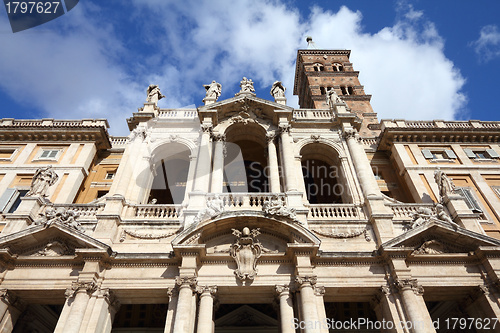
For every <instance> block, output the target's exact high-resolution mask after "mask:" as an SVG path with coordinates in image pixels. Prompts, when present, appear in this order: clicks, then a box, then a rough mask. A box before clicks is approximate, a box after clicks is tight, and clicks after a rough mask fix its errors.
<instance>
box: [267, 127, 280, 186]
mask: <svg viewBox="0 0 500 333" xmlns="http://www.w3.org/2000/svg"><path fill="white" fill-rule="evenodd" d="M275 138H276V134H274V133H267V135H266V139H267V154H268V157H267V158H268V160H267V165H268V168H269V174H268V176H269V191H270V192H271V193H279V192H281V186H280V173H279V167H278V154H277V153H276V145H275V144H274V140H275Z"/></svg>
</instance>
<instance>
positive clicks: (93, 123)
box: [0, 118, 109, 128]
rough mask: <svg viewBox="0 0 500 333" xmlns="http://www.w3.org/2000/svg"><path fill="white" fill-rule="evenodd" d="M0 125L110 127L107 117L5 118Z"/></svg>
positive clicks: (0, 121)
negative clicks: (72, 118)
mask: <svg viewBox="0 0 500 333" xmlns="http://www.w3.org/2000/svg"><path fill="white" fill-rule="evenodd" d="M0 126H9V127H104V128H108V127H109V125H108V121H107V120H106V119H82V120H54V119H36V120H26V119H12V118H3V119H1V120H0Z"/></svg>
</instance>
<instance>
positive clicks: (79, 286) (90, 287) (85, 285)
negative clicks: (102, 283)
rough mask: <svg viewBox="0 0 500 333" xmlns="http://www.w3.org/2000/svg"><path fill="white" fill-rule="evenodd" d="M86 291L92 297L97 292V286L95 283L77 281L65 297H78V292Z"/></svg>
mask: <svg viewBox="0 0 500 333" xmlns="http://www.w3.org/2000/svg"><path fill="white" fill-rule="evenodd" d="M80 290H82V291H85V292H86V293H87V294H89V295H91V294H93V293H94V292H95V291H96V290H97V284H96V283H95V282H94V281H91V282H81V281H75V282H73V283H72V284H71V287H70V288H68V289H66V291H65V292H64V295H65V296H66V298H71V297H74V296H75V295H76V293H77V292H78V291H80Z"/></svg>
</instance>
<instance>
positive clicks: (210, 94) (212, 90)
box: [203, 81, 222, 100]
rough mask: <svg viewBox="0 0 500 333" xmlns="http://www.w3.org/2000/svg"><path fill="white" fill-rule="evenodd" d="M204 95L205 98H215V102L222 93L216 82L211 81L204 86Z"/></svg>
mask: <svg viewBox="0 0 500 333" xmlns="http://www.w3.org/2000/svg"><path fill="white" fill-rule="evenodd" d="M203 87H204V88H205V90H206V91H207V92H206V95H205V98H215V100H217V99H218V98H219V96H220V94H221V92H222V85H221V84H220V83H218V82H215V81H212V83H210V84H204V85H203Z"/></svg>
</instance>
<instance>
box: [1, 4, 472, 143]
mask: <svg viewBox="0 0 500 333" xmlns="http://www.w3.org/2000/svg"><path fill="white" fill-rule="evenodd" d="M131 3H132V4H133V7H134V14H133V15H134V16H133V18H132V20H138V21H139V22H140V24H138V25H137V27H139V31H137V32H135V33H136V35H134V36H133V37H134V38H135V39H142V40H143V41H146V45H149V46H150V50H148V51H147V52H143V53H141V52H139V51H138V50H137V49H136V46H135V45H134V46H128V45H130V44H133V43H131V42H130V40H131V38H130V37H129V36H127V33H128V32H127V33H124V32H123V31H121V30H119V29H122V28H121V26H120V22H113V21H112V16H109V17H110V18H111V20H110V21H109V23H107V21H106V22H102V21H98V20H97V19H93V16H94V14H95V13H97V12H98V11H99V10H100V8H99V7H98V6H97V5H93V4H92V3H90V2H87V3H82V2H80V4H79V5H78V6H77V7H76V8H75V9H74V10H72V11H71V12H70V14H69V15H73V17H72V20H64V21H63V20H62V19H61V23H60V24H59V25H58V26H57V28H58V29H61V27H62V28H64V29H66V30H62V29H61V30H56V29H52V30H49V31H48V32H45V33H42V32H40V33H36V32H35V30H33V32H30V30H27V31H26V32H25V33H17V34H7V33H4V34H0V43H2V46H3V48H2V52H0V76H1V77H2V78H3V80H2V81H0V87H2V88H3V89H4V90H6V91H7V92H8V93H9V94H11V95H12V96H13V97H14V98H16V99H17V100H19V101H21V102H22V103H27V104H28V105H33V106H37V107H39V108H41V109H43V110H45V112H46V113H47V117H57V118H89V117H95V118H108V119H110V123H111V127H112V128H111V132H112V133H114V134H125V132H126V127H125V118H127V117H130V116H131V115H132V113H133V112H134V111H135V110H136V109H137V107H139V106H141V105H142V103H143V102H144V99H145V89H146V87H147V85H148V84H149V83H155V84H159V85H160V87H161V88H162V92H163V94H165V95H166V96H167V98H166V101H165V100H163V101H161V102H160V106H162V107H165V106H168V107H182V106H183V105H188V104H193V103H194V104H196V105H200V104H201V100H202V99H203V97H204V89H203V87H202V84H204V83H209V82H210V81H211V80H214V79H215V80H217V81H218V82H220V83H222V85H223V92H222V97H221V98H230V97H232V96H233V95H234V93H236V92H237V91H238V89H239V81H240V80H241V78H242V77H243V76H247V77H249V78H252V79H253V80H254V81H255V82H256V88H265V91H266V93H265V94H264V95H261V94H259V97H262V98H266V99H271V96H270V95H269V93H268V91H269V88H270V86H271V84H272V82H273V81H275V80H281V81H283V83H284V84H285V86H286V87H287V88H288V90H287V97H288V101H289V104H290V105H292V106H293V105H294V104H296V103H297V98H296V97H294V96H292V90H293V89H292V88H293V79H294V71H295V65H294V63H295V58H296V54H297V49H298V48H305V46H306V44H305V36H306V35H312V36H313V38H314V40H315V42H316V45H317V46H318V48H332V49H342V48H345V49H351V50H352V57H351V60H352V61H353V63H354V67H355V70H359V71H360V72H361V77H360V80H361V82H362V84H364V85H365V91H366V92H367V93H369V94H373V99H372V104H373V106H374V110H375V112H378V113H379V118H420V119H432V118H439V119H441V118H445V119H452V118H453V117H454V115H455V114H456V112H457V110H459V109H460V108H461V107H463V105H464V104H465V97H464V96H463V95H462V94H461V93H460V89H461V87H462V85H463V83H464V79H463V78H462V77H461V75H460V73H459V72H458V71H457V69H456V68H454V67H453V63H452V62H451V61H450V60H449V59H447V58H446V57H445V56H444V53H443V42H442V39H441V37H440V36H439V34H438V32H437V31H436V29H435V27H434V25H433V24H432V23H430V22H427V21H426V20H425V15H424V13H422V12H421V11H416V10H414V9H413V8H412V7H407V8H406V9H405V10H403V12H402V14H401V15H400V17H402V18H405V20H406V21H404V20H403V19H402V20H401V21H397V22H396V24H395V25H394V26H392V27H386V28H384V29H382V30H381V31H379V32H378V33H376V34H368V33H365V32H363V27H362V14H361V13H360V12H353V11H351V10H349V9H348V8H346V7H342V8H341V9H340V10H339V11H338V12H331V11H324V10H323V9H321V8H319V7H316V8H313V9H312V14H311V15H310V17H308V18H302V17H301V16H300V14H299V13H298V12H297V10H295V9H293V8H290V7H287V6H286V5H284V4H283V3H281V2H280V1H279V0H254V1H250V0H241V1H233V2H229V1H223V0H213V1H210V2H206V1H195V0H184V1H164V0H149V1H140V0H131ZM124 5H125V4H124ZM400 10H401V9H400ZM153 18H154V19H153ZM409 18H410V20H409ZM62 22H65V23H62ZM405 22H407V23H405ZM125 24H126V23H125ZM7 25H8V23H7V22H6V20H2V19H0V27H1V28H3V30H6V29H8V28H7ZM36 31H40V30H36ZM55 31H65V32H55ZM118 36H121V37H118ZM120 38H121V39H120Z"/></svg>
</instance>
